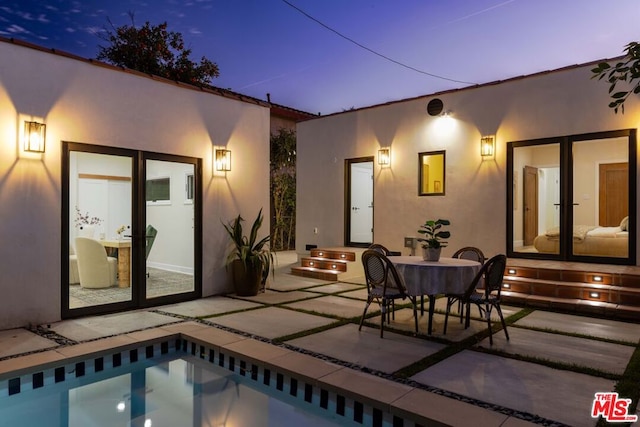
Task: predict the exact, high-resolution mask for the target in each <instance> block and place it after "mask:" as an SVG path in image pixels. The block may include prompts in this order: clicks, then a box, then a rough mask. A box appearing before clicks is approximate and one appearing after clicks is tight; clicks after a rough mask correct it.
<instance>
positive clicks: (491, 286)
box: [484, 254, 507, 297]
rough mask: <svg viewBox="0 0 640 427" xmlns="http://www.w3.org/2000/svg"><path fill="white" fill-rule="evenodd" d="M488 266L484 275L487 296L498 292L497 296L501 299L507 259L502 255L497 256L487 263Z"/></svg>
mask: <svg viewBox="0 0 640 427" xmlns="http://www.w3.org/2000/svg"><path fill="white" fill-rule="evenodd" d="M487 264H488V266H487V267H486V268H485V275H484V283H485V286H484V289H485V295H486V296H489V294H491V293H494V292H496V295H497V296H498V297H500V291H501V290H502V279H503V278H504V270H505V269H506V268H507V257H506V255H502V254H500V255H496V256H494V257H493V258H491V259H490V260H489V261H487ZM487 264H485V266H486V265H487Z"/></svg>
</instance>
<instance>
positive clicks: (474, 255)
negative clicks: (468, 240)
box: [445, 246, 486, 323]
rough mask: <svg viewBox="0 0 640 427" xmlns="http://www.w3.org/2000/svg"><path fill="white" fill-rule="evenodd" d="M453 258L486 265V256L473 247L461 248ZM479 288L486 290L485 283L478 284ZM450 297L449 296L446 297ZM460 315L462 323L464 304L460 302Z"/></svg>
mask: <svg viewBox="0 0 640 427" xmlns="http://www.w3.org/2000/svg"><path fill="white" fill-rule="evenodd" d="M451 257H452V258H458V259H468V260H470V261H477V262H479V263H480V265H482V264H484V261H485V259H486V258H485V256H484V254H483V253H482V251H481V250H480V249H478V248H476V247H473V246H465V247H464V248H460V249H458V250H457V251H455V252H454V253H453V255H451ZM478 288H484V283H483V282H482V281H481V283H479V284H478ZM445 296H446V297H449V295H445ZM458 314H459V315H460V323H462V302H461V301H460V300H458Z"/></svg>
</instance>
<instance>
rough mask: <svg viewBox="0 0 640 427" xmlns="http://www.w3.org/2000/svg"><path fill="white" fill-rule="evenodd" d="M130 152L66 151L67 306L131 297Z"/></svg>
mask: <svg viewBox="0 0 640 427" xmlns="http://www.w3.org/2000/svg"><path fill="white" fill-rule="evenodd" d="M132 173H133V158H132V157H128V156H124V155H111V154H103V153H95V152H83V151H70V152H69V175H68V179H69V189H68V200H69V227H68V229H69V288H68V289H69V309H82V308H87V307H94V306H102V305H106V304H114V303H123V302H130V301H132V299H133V297H132V291H131V289H132V286H131V284H132V268H131V264H132V256H131V254H132V249H133V247H132V243H133V242H132V239H131V224H132V206H131V201H132Z"/></svg>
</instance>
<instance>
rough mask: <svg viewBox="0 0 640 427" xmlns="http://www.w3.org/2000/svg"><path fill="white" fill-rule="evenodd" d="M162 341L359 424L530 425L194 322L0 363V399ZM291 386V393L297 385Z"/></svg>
mask: <svg viewBox="0 0 640 427" xmlns="http://www.w3.org/2000/svg"><path fill="white" fill-rule="evenodd" d="M168 342H172V343H174V345H175V346H176V347H178V346H181V347H182V348H181V350H182V351H183V352H184V353H185V354H192V355H193V356H197V357H199V358H201V359H205V360H206V359H207V358H209V361H210V362H212V363H218V364H219V365H220V366H223V365H224V367H226V368H228V369H230V370H232V371H234V372H237V373H240V374H241V375H243V376H244V375H245V373H250V374H251V377H252V379H254V380H255V379H257V376H258V370H259V373H260V375H261V376H262V375H263V374H266V373H267V372H266V371H268V372H269V374H273V375H274V378H275V377H276V376H277V381H278V387H280V388H279V390H282V389H284V388H285V386H284V385H283V384H286V386H287V387H291V393H292V394H293V387H294V384H297V383H298V382H300V384H301V385H302V384H304V385H305V387H306V388H305V399H306V393H307V391H308V390H307V389H308V388H309V387H311V388H313V390H314V391H313V393H314V395H315V394H318V395H320V396H321V402H322V403H321V405H323V408H324V409H328V410H333V411H337V413H338V414H340V415H345V414H344V413H345V411H346V412H349V411H351V412H350V413H349V414H350V415H352V416H356V418H355V420H356V421H358V418H357V417H358V415H357V414H359V416H360V420H361V419H362V418H361V417H362V415H363V412H365V413H368V416H369V417H373V419H374V420H379V421H381V420H382V418H381V417H382V416H383V415H382V414H385V415H384V416H385V421H387V422H388V423H389V424H390V425H394V426H395V425H396V421H397V420H406V421H409V423H410V424H412V425H415V426H421V425H443V426H444V425H452V426H455V425H465V424H468V422H469V420H473V421H474V425H477V426H487V427H489V426H502V427H520V426H522V427H524V426H533V425H537V424H535V423H532V422H529V421H526V420H523V419H521V418H517V417H515V416H512V415H510V414H504V413H500V412H497V411H495V410H491V409H487V408H483V407H480V406H477V405H474V404H472V403H467V402H463V401H460V400H456V399H451V398H448V397H446V396H442V395H438V394H436V393H432V392H430V391H428V390H424V389H421V388H417V387H413V386H411V385H407V384H401V383H398V382H394V381H391V380H389V379H386V378H383V377H381V376H378V375H373V374H371V373H366V372H362V371H359V370H356V369H351V368H349V367H346V366H342V365H339V364H336V363H333V362H331V361H327V360H322V359H319V358H316V357H313V356H312V355H308V354H304V353H301V352H297V351H294V350H291V349H288V348H286V347H284V346H278V345H274V344H271V343H268V342H264V341H262V340H258V339H254V338H252V337H248V336H244V335H240V334H236V333H233V332H230V331H226V330H223V329H220V328H216V327H212V326H210V325H207V324H204V323H199V322H194V321H187V322H180V323H173V324H169V325H164V326H159V327H154V328H149V329H145V330H141V331H136V332H130V333H125V334H122V335H117V336H113V337H108V338H104V339H97V340H92V341H89V342H83V343H79V344H75V345H69V346H62V347H57V348H54V349H51V350H45V351H41V352H36V353H32V354H28V355H26V356H20V357H15V358H10V359H5V360H1V361H0V399H1V398H4V397H5V396H8V395H9V389H10V387H11V386H12V384H11V381H13V387H14V391H15V386H16V378H20V377H21V376H23V375H30V374H31V373H33V372H34V371H43V372H44V371H47V370H52V369H53V370H55V369H56V368H57V369H60V367H64V366H67V367H69V371H70V372H73V370H76V371H77V370H78V369H79V367H80V366H81V369H82V372H83V373H84V369H85V367H84V364H83V362H84V361H86V360H87V359H94V360H97V359H100V358H102V357H105V356H108V355H112V354H114V353H117V354H122V358H124V359H127V361H129V360H128V359H129V358H130V357H131V358H133V356H134V354H135V360H132V361H131V362H135V361H137V360H138V357H139V356H138V353H139V351H143V352H144V353H143V354H144V357H147V358H149V357H150V356H152V357H155V356H156V355H160V354H163V353H164V352H166V345H165V344H166V343H168ZM220 355H222V357H221V356H220ZM216 356H217V359H216ZM119 357H120V356H119ZM140 357H142V358H144V357H143V356H140ZM221 360H222V362H221ZM100 363H101V365H102V362H100ZM76 375H77V372H76ZM54 380H55V378H54V379H49V380H47V379H46V376H45V379H44V380H43V382H44V383H47V381H54ZM29 381H31V380H29ZM19 387H20V381H19V380H18V388H19ZM26 388H27V389H28V388H29V387H26ZM295 389H296V390H297V385H296V386H295ZM310 399H311V398H310ZM314 399H315V397H314ZM309 401H310V400H309ZM345 407H346V409H345ZM354 408H355V409H354ZM354 411H355V414H356V415H354ZM340 412H342V413H340ZM376 417H377V418H376ZM397 424H398V425H404V426H405V427H406V426H407V423H402V422H400V421H398V422H397ZM380 425H382V424H380Z"/></svg>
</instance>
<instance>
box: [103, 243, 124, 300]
mask: <svg viewBox="0 0 640 427" xmlns="http://www.w3.org/2000/svg"><path fill="white" fill-rule="evenodd" d="M99 242H100V243H102V246H104V247H105V248H112V249H117V250H118V287H119V288H128V287H129V286H131V279H130V277H131V240H130V239H129V240H127V239H125V240H99Z"/></svg>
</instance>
